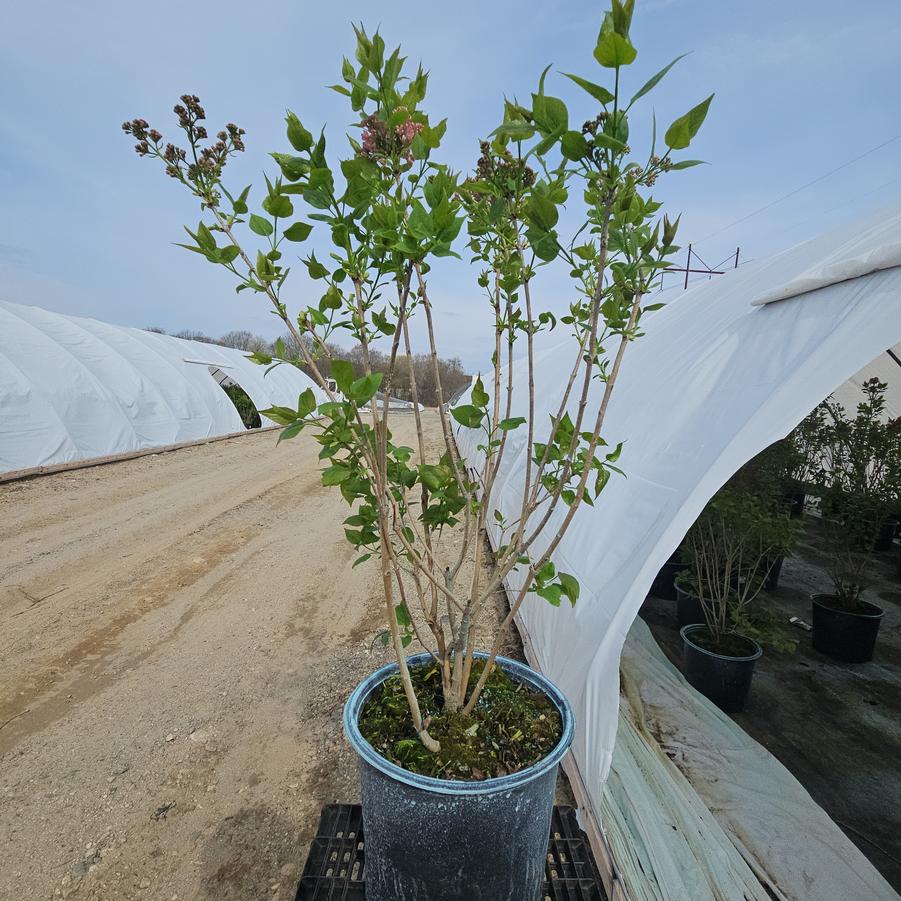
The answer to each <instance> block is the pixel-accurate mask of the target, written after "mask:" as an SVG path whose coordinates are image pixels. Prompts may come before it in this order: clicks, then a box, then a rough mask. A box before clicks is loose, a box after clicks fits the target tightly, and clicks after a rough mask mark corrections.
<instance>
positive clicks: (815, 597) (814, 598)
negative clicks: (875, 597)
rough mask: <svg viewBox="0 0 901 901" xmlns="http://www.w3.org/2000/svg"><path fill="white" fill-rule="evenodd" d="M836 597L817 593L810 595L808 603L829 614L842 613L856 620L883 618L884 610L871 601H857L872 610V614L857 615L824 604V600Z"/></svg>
mask: <svg viewBox="0 0 901 901" xmlns="http://www.w3.org/2000/svg"><path fill="white" fill-rule="evenodd" d="M835 597H838V595H835V594H829V593H828V592H819V593H817V594H812V595H811V596H810V602H811V603H812V604H813V605H814V606H816V607H822V608H823V609H824V610H828V611H829V612H830V613H842V614H844V615H845V616H855V617H857V618H858V619H882V617H883V616H885V610H883V609H882V607H880V606H879V605H878V604H874V603H872V602H871V601H858V603H859V604H863V605H864V606H866V607H870V608H872V610H873V611H875V612H873V613H858V612H857V611H855V610H844V609H842V608H841V607H832V606H830V605H829V604H827V603H825V600H821V598H823V599H828V598H835Z"/></svg>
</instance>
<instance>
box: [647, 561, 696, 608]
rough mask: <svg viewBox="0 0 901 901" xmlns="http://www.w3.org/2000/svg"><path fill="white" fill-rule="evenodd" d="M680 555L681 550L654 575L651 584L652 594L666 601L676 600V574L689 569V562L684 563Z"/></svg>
mask: <svg viewBox="0 0 901 901" xmlns="http://www.w3.org/2000/svg"><path fill="white" fill-rule="evenodd" d="M679 557H680V554H679V551H676V553H674V554H673V555H672V556H671V557H670V558H669V560H667V561H666V563H664V564H663V566H662V567H661V568H660V572H659V573H657V575H656V576H655V577H654V582H653V584H652V585H651V594H652V595H654V597H656V598H663V599H664V600H666V601H675V600H676V576H678V575H679V573H680V572H684V571H685V570H686V569H688V564H687V563H683V562H682V561H681V560H680V559H679Z"/></svg>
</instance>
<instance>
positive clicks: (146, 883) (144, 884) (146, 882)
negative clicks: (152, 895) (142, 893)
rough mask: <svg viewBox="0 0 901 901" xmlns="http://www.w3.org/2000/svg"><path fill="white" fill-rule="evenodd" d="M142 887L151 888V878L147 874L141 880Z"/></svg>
mask: <svg viewBox="0 0 901 901" xmlns="http://www.w3.org/2000/svg"><path fill="white" fill-rule="evenodd" d="M140 887H141V888H150V880H149V879H148V878H147V877H146V876H145V877H144V878H143V879H142V880H141V886H140Z"/></svg>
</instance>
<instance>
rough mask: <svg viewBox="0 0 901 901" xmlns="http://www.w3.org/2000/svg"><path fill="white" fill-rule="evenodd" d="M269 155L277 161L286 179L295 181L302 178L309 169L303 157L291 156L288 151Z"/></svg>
mask: <svg viewBox="0 0 901 901" xmlns="http://www.w3.org/2000/svg"><path fill="white" fill-rule="evenodd" d="M270 156H271V157H272V159H274V160H275V161H276V162H277V163H278V166H279V169H281V170H282V175H284V176H285V178H287V179H288V181H297V180H298V179H300V178H303V177H304V175H306V174H307V172H308V171H309V169H310V164H309V163H308V162H307V161H306V160H305V159H303V158H302V157H299V156H291V154H290V153H273V154H270Z"/></svg>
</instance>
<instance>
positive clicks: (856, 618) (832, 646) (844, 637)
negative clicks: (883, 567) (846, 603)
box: [811, 594, 883, 663]
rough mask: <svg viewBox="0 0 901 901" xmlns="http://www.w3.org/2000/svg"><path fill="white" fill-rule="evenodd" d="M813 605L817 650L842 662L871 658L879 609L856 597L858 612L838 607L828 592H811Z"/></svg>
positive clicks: (876, 632) (814, 643)
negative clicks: (857, 599) (813, 593)
mask: <svg viewBox="0 0 901 901" xmlns="http://www.w3.org/2000/svg"><path fill="white" fill-rule="evenodd" d="M811 602H812V606H813V632H812V634H811V639H812V641H813V646H814V648H816V650H818V651H819V652H820V653H821V654H826V656H827V657H833V658H834V659H836V660H842V661H844V662H845V663H866V662H867V661H868V660H872V659H873V649H874V648H875V646H876V636H877V635H878V634H879V626H880V624H881V623H882V616H883V610H882V608H881V607H877V606H876V605H875V604H870V603H868V602H867V601H859V602H858V606H859V607H860V610H859V612H850V611H848V610H842V609H841V608H839V607H838V606H837V604H836V598H835V596H834V595H831V594H815V595H812V596H811Z"/></svg>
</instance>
